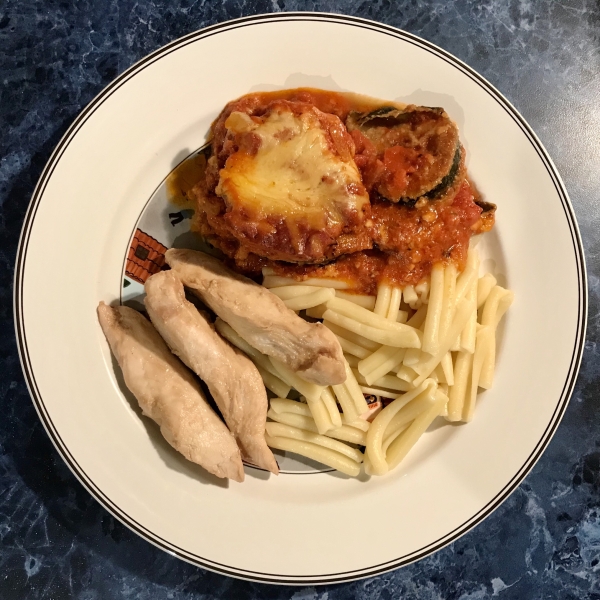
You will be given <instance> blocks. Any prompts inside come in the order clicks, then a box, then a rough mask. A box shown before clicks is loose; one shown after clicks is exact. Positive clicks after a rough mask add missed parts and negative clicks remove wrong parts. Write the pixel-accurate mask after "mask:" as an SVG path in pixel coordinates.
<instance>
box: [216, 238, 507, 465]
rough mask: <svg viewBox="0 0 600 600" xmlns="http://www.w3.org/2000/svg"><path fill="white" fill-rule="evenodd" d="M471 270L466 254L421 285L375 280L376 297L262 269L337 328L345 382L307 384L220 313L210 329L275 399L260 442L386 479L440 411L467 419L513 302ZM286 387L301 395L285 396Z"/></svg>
mask: <svg viewBox="0 0 600 600" xmlns="http://www.w3.org/2000/svg"><path fill="white" fill-rule="evenodd" d="M479 266H480V261H479V257H478V255H477V252H476V251H474V250H470V251H469V254H468V256H467V261H466V264H465V268H464V270H463V271H462V272H461V273H458V271H457V268H456V266H454V265H453V264H448V265H443V264H436V265H434V267H433V269H432V272H431V278H430V280H429V281H422V282H421V283H419V284H418V285H416V286H410V285H409V286H405V287H404V288H400V287H397V286H392V285H388V284H380V285H379V287H378V290H377V296H365V295H362V296H361V295H354V294H351V293H350V292H347V291H344V290H345V289H346V288H347V285H346V284H345V283H344V282H339V281H334V280H325V279H315V278H313V279H308V280H306V281H303V282H301V283H298V282H296V281H294V280H292V279H287V278H284V277H278V276H276V275H274V274H273V272H272V271H270V270H267V269H265V272H264V273H265V283H264V285H265V286H266V287H270V288H271V290H272V292H273V293H274V294H275V295H277V296H278V297H279V298H281V299H282V300H283V302H284V303H285V304H286V306H287V307H288V308H290V309H292V310H294V311H296V312H299V311H306V313H305V314H306V316H307V317H310V318H313V319H314V318H316V319H321V320H322V321H323V324H324V325H325V326H326V327H328V328H329V329H330V330H331V331H332V332H333V334H334V335H335V336H336V337H337V339H338V341H339V342H340V346H341V347H342V350H343V353H344V360H345V369H346V381H345V382H344V383H342V384H339V385H333V386H331V387H321V386H318V385H315V384H313V383H309V382H307V381H304V380H303V379H301V378H299V377H298V376H297V375H296V374H295V373H294V372H293V371H291V370H290V369H289V368H287V367H286V366H285V365H283V364H282V363H280V362H278V361H276V360H274V359H272V358H269V357H267V356H265V355H264V354H262V353H260V352H258V351H257V350H256V349H254V348H252V347H251V346H249V345H248V344H247V343H246V342H245V341H244V340H242V339H241V338H240V337H239V336H238V335H237V334H236V333H235V331H233V330H232V329H231V328H230V327H229V326H228V325H227V324H226V323H223V322H222V321H221V320H220V319H218V320H217V322H216V327H217V330H218V331H219V332H220V333H221V334H222V335H223V336H224V337H225V338H226V339H228V340H229V341H230V342H231V343H232V344H234V345H235V346H237V347H238V348H239V349H240V350H242V351H243V352H245V353H246V354H247V355H248V356H249V357H250V358H251V359H252V360H253V361H254V362H255V364H256V366H257V368H258V370H259V373H260V374H261V376H262V378H263V381H264V382H265V386H266V387H267V389H269V390H270V391H271V392H273V393H274V394H276V395H277V397H276V398H272V399H271V400H270V408H269V411H268V418H269V421H268V422H267V426H266V431H267V436H266V439H267V443H268V444H269V445H270V446H271V447H273V448H278V449H280V450H283V451H288V452H294V453H297V454H301V455H303V456H305V457H307V458H310V459H312V460H316V461H319V462H322V463H323V464H326V465H329V466H330V467H333V468H335V469H338V470H340V471H341V472H343V473H346V474H349V475H357V474H358V473H359V471H360V469H361V468H364V471H365V473H367V474H371V475H382V474H384V473H387V472H388V471H389V470H391V469H393V468H394V467H395V466H397V465H398V464H399V463H400V462H401V461H402V460H403V459H404V457H405V456H406V455H407V454H408V453H409V451H410V450H411V448H413V446H414V445H415V443H416V442H417V440H418V439H419V438H420V437H421V435H422V434H423V433H424V432H425V431H426V430H427V428H428V427H429V426H430V424H431V423H432V422H433V420H434V419H435V418H436V417H438V416H444V417H445V418H446V419H447V420H448V421H452V422H458V421H464V422H468V421H470V420H472V418H473V416H474V411H475V405H476V402H477V393H478V390H479V389H480V388H482V389H488V388H489V387H490V386H491V384H492V382H493V377H494V370H495V367H494V363H495V354H496V329H497V327H498V325H499V323H500V321H501V319H502V317H503V315H504V314H505V312H506V310H507V309H508V308H509V306H510V304H511V303H512V302H513V299H514V294H513V293H512V292H510V291H508V290H506V289H504V288H502V287H501V286H499V285H498V284H497V281H496V279H495V277H493V275H491V274H486V275H483V276H482V277H479ZM292 389H293V390H295V391H296V392H297V393H298V394H300V396H301V401H298V400H291V399H288V398H287V397H286V396H288V395H290V393H291V390H292ZM367 398H369V402H370V404H369V403H368V402H367ZM362 447H364V454H363V452H362V451H361V448H362Z"/></svg>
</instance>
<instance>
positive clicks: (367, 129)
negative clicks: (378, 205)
mask: <svg viewBox="0 0 600 600" xmlns="http://www.w3.org/2000/svg"><path fill="white" fill-rule="evenodd" d="M346 127H347V129H348V131H350V132H352V131H353V130H358V131H359V132H360V133H361V134H362V135H363V136H364V137H365V138H367V139H368V140H369V141H370V142H371V143H372V144H373V145H374V146H375V149H376V151H377V156H378V158H379V159H380V160H383V156H384V153H385V151H386V150H387V149H388V148H392V147H396V146H400V147H404V148H409V149H411V150H413V151H415V153H417V155H419V156H427V158H428V161H425V164H426V166H425V168H424V169H421V170H419V169H417V171H416V172H414V173H411V174H410V175H409V177H410V179H409V183H408V186H407V190H406V191H407V193H405V194H403V195H402V196H400V197H389V195H390V194H389V192H387V188H386V187H385V186H382V185H380V184H379V185H376V186H375V188H374V191H375V192H377V193H378V194H379V195H380V196H381V197H383V198H385V199H386V200H389V201H391V202H404V203H407V204H413V203H414V202H416V201H417V200H418V199H420V198H426V199H428V200H434V199H436V198H439V197H440V196H442V195H444V193H445V192H446V191H447V190H449V189H450V188H451V187H452V186H453V185H454V183H455V182H456V178H457V177H458V176H459V175H460V174H461V173H462V171H463V170H462V169H461V163H462V159H463V148H462V146H461V144H460V140H459V137H458V128H457V127H456V125H455V123H454V122H453V121H452V120H451V119H450V117H448V115H447V114H446V112H445V111H444V109H443V108H439V107H426V106H412V105H411V106H408V107H406V108H405V109H399V108H397V107H394V106H382V107H380V108H377V109H376V110H373V111H370V112H368V113H360V112H357V111H352V112H350V113H349V115H348V117H347V119H346Z"/></svg>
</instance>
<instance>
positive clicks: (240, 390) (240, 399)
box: [144, 271, 279, 474]
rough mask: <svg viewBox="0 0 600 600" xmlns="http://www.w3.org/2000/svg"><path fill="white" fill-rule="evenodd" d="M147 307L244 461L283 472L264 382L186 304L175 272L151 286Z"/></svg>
mask: <svg viewBox="0 0 600 600" xmlns="http://www.w3.org/2000/svg"><path fill="white" fill-rule="evenodd" d="M145 289H146V298H145V300H144V303H145V305H146V310H147V311H148V314H149V315H150V319H151V320H152V323H153V324H154V327H156V329H157V330H158V332H159V333H160V335H161V336H162V338H163V339H164V340H165V342H167V345H168V346H169V348H171V350H172V351H173V352H174V353H175V354H176V355H177V356H179V358H180V359H181V360H182V361H183V362H184V363H185V364H186V365H187V366H188V367H189V368H190V369H192V371H194V372H195V373H196V374H197V375H198V376H199V377H200V379H202V380H203V381H204V382H205V383H206V385H207V386H208V389H209V390H210V393H211V394H212V397H213V398H214V400H215V402H216V403H217V406H218V407H219V410H220V411H221V414H222V415H223V418H224V419H225V422H226V423H227V426H228V427H229V430H230V431H231V433H233V436H234V437H235V440H236V442H237V444H238V446H239V447H240V450H241V451H242V458H244V459H245V460H247V461H248V462H251V463H252V464H254V465H257V466H259V467H262V468H263V469H267V470H268V471H271V473H275V474H277V473H279V468H278V466H277V462H276V461H275V458H274V456H273V453H272V452H271V450H270V449H269V447H268V446H267V443H266V442H265V424H266V421H267V410H268V401H267V393H266V391H265V386H264V384H263V381H262V378H261V376H260V374H259V372H258V370H257V369H256V367H255V366H254V364H253V363H252V361H251V360H250V359H249V358H247V357H246V356H244V355H243V354H242V353H241V352H239V351H238V350H237V349H234V348H232V347H231V346H230V345H229V344H228V343H227V342H226V341H225V340H224V339H223V338H222V337H221V336H220V335H219V334H218V333H217V332H216V331H215V330H214V328H213V326H212V325H211V324H210V323H209V322H208V321H207V320H206V319H205V318H204V317H203V316H202V314H201V313H200V312H198V310H197V309H196V307H195V306H194V305H193V304H192V303H191V302H188V301H187V300H186V299H185V292H184V290H183V284H182V283H181V280H180V279H179V277H178V276H177V275H176V274H175V272H174V271H162V272H159V273H156V274H155V275H153V276H152V277H150V278H149V279H148V281H146V285H145Z"/></svg>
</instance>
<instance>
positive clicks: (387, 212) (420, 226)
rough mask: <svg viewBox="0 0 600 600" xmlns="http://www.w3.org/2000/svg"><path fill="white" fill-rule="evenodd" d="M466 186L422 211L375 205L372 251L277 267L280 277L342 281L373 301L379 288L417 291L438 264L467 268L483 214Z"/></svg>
mask: <svg viewBox="0 0 600 600" xmlns="http://www.w3.org/2000/svg"><path fill="white" fill-rule="evenodd" d="M474 200H475V193H474V191H473V189H472V187H471V185H470V184H469V183H468V181H464V182H463V184H462V185H461V188H460V189H459V191H458V193H457V194H456V195H455V196H454V198H453V199H452V200H451V201H449V202H447V203H443V201H440V202H439V203H427V204H426V205H425V206H422V207H417V206H415V207H409V206H405V205H401V206H399V205H397V204H390V203H389V202H385V201H383V202H382V201H380V202H374V203H373V204H372V206H371V215H372V221H373V240H374V243H375V246H374V248H373V249H372V250H364V251H361V252H355V253H354V254H347V255H344V256H341V257H340V258H338V259H337V260H336V261H335V262H334V263H330V264H328V265H322V266H319V265H304V266H298V265H287V264H283V263H273V265H272V266H273V268H274V270H275V273H276V274H277V275H281V276H284V277H293V278H294V279H298V280H300V281H301V280H303V279H308V278H309V277H319V278H332V279H342V280H344V281H347V282H348V284H349V285H350V289H351V291H353V292H356V293H360V294H369V295H375V294H376V293H377V286H378V284H379V283H382V282H385V283H389V284H393V285H397V286H400V287H404V286H406V285H416V284H417V283H419V282H420V281H422V280H423V279H425V278H427V277H428V276H429V273H430V272H431V267H432V266H433V265H434V264H435V263H437V262H450V261H451V262H453V263H454V264H456V265H457V267H458V268H459V270H462V268H463V267H464V264H465V261H466V258H467V251H468V248H469V240H470V238H471V236H472V235H473V234H474V233H477V232H479V231H483V226H484V223H483V221H482V218H481V212H482V211H481V208H480V207H479V206H478V205H477V204H475V201H474Z"/></svg>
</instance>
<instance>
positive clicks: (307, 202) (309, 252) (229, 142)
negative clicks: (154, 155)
mask: <svg viewBox="0 0 600 600" xmlns="http://www.w3.org/2000/svg"><path fill="white" fill-rule="evenodd" d="M224 126H225V128H226V130H227V134H226V137H225V139H223V140H219V139H217V138H216V139H215V142H214V143H215V144H220V146H221V149H220V155H221V156H222V157H223V156H226V157H227V158H226V160H225V163H224V166H223V168H222V169H221V170H220V171H219V176H218V183H217V185H216V187H215V190H214V191H215V194H216V196H217V197H219V198H222V199H223V201H224V202H225V204H226V206H227V207H228V210H227V211H226V212H225V213H224V214H223V215H222V216H219V218H218V220H216V221H214V222H215V226H216V227H223V228H225V229H226V230H227V231H228V232H230V233H231V234H232V235H233V236H234V237H236V239H238V240H239V242H240V244H243V245H244V246H245V247H246V248H247V249H248V250H250V251H252V252H254V253H256V254H258V255H260V256H268V257H270V258H273V259H275V260H284V261H290V262H301V261H310V262H320V261H322V260H325V259H330V258H333V257H334V256H337V254H338V253H339V252H340V249H341V247H340V246H339V245H338V244H337V241H336V240H337V238H338V237H339V236H340V235H341V234H343V235H344V236H345V239H347V240H350V239H352V238H354V240H353V241H352V243H351V247H352V248H355V249H361V248H362V247H365V241H364V240H363V236H361V235H360V226H361V225H362V224H363V223H364V221H365V219H366V217H367V216H368V212H367V211H366V209H367V208H368V205H369V195H368V193H367V191H366V189H365V187H364V185H363V184H362V181H361V176H360V172H359V170H358V167H357V166H356V163H355V162H354V160H353V159H352V155H353V146H354V143H353V141H352V138H351V137H350V134H349V133H348V132H347V131H346V128H345V127H344V124H343V123H342V122H341V121H340V119H339V118H338V117H336V116H335V115H331V114H327V113H324V112H322V111H320V110H319V109H318V108H316V107H315V106H312V105H311V104H308V103H304V102H289V101H287V100H276V101H274V102H272V103H271V104H269V106H268V107H266V111H265V112H264V113H263V114H261V115H260V116H259V115H253V116H250V115H249V114H248V113H247V112H242V111H234V112H232V113H231V114H230V115H229V116H228V117H227V120H226V121H225V123H224Z"/></svg>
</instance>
